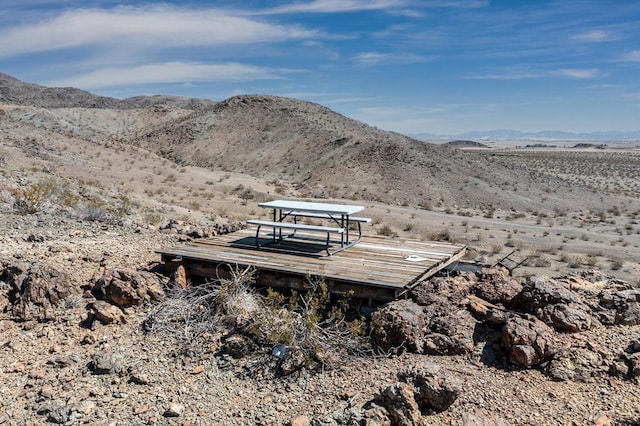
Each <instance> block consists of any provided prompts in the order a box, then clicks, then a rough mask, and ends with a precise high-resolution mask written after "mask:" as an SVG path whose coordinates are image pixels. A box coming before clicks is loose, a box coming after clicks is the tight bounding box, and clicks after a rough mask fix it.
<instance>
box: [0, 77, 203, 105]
mask: <svg viewBox="0 0 640 426" xmlns="http://www.w3.org/2000/svg"><path fill="white" fill-rule="evenodd" d="M0 103H8V104H14V105H23V106H34V107H39V108H98V109H134V108H141V107H145V106H153V105H160V104H162V105H171V106H173V107H178V108H185V109H198V108H202V107H204V106H208V105H211V104H213V102H211V101H209V100H200V99H192V98H184V97H179V96H137V97H133V98H129V99H124V100H120V99H115V98H109V97H105V96H98V95H94V94H92V93H89V92H86V91H84V90H80V89H76V88H73V87H55V88H51V87H45V86H39V85H37V84H30V83H23V82H21V81H20V80H17V79H15V78H13V77H11V76H9V75H7V74H3V73H0Z"/></svg>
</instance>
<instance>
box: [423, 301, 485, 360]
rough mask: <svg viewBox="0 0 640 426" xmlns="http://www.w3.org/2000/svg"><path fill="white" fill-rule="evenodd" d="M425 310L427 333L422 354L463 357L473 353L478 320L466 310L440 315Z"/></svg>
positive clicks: (450, 310)
mask: <svg viewBox="0 0 640 426" xmlns="http://www.w3.org/2000/svg"><path fill="white" fill-rule="evenodd" d="M432 313H433V312H432V311H430V310H429V309H425V316H426V318H425V322H426V324H427V325H426V328H427V330H428V331H427V332H426V334H425V335H424V338H423V342H424V343H423V349H422V351H421V352H422V353H426V354H431V355H462V354H468V353H471V352H472V351H473V347H474V341H473V332H474V329H475V326H476V320H475V319H474V318H473V316H472V315H471V313H470V312H469V311H468V310H466V309H453V310H452V309H448V310H447V311H446V312H442V311H441V312H440V315H435V316H428V315H429V314H432Z"/></svg>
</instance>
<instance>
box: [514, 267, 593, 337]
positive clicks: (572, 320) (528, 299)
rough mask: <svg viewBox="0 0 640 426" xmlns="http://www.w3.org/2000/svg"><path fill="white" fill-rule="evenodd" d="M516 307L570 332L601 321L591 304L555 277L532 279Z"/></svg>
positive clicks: (517, 297) (587, 327)
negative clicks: (594, 313) (588, 304)
mask: <svg viewBox="0 0 640 426" xmlns="http://www.w3.org/2000/svg"><path fill="white" fill-rule="evenodd" d="M514 307H515V308H516V309H517V310H519V311H520V312H526V313H530V314H533V315H535V316H536V317H538V318H539V319H540V320H542V321H544V322H545V323H546V324H548V325H550V326H552V327H554V328H555V329H557V330H559V331H563V332H567V333H575V332H578V331H582V330H588V329H590V328H591V327H592V326H593V325H594V324H597V323H598V320H597V319H596V318H595V317H594V316H593V315H592V311H591V309H590V308H589V306H587V305H586V304H584V303H583V302H582V300H581V299H580V297H579V296H578V295H577V294H576V293H575V292H573V291H571V290H570V289H568V288H566V287H565V286H564V285H563V284H562V283H561V282H559V281H556V280H554V279H552V278H546V277H533V278H530V279H528V280H527V282H526V283H525V284H524V287H523V289H522V291H521V292H520V293H519V294H518V295H517V296H516V297H515V299H514Z"/></svg>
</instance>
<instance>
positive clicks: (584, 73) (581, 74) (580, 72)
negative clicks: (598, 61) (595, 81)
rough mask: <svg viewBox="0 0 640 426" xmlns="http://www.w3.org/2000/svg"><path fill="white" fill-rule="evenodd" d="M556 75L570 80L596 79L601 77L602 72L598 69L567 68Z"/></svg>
mask: <svg viewBox="0 0 640 426" xmlns="http://www.w3.org/2000/svg"><path fill="white" fill-rule="evenodd" d="M556 74H558V75H560V76H563V77H570V78H594V77H597V76H598V75H600V71H598V69H597V68H589V69H577V68H573V69H570V68H565V69H560V70H558V71H556Z"/></svg>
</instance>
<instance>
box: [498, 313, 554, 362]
mask: <svg viewBox="0 0 640 426" xmlns="http://www.w3.org/2000/svg"><path fill="white" fill-rule="evenodd" d="M502 344H503V345H504V347H505V348H506V349H507V351H508V353H509V360H510V361H511V362H512V363H513V364H516V365H518V366H520V367H524V368H531V367H534V366H537V365H539V364H540V363H541V362H543V361H546V360H548V359H550V358H551V357H552V356H553V355H554V354H555V353H556V352H557V350H558V349H557V347H556V343H555V339H554V334H553V330H552V329H551V328H550V327H549V326H548V325H546V324H545V323H543V322H542V321H540V320H538V319H537V318H535V317H532V316H529V317H528V318H523V317H520V316H517V315H513V316H511V317H510V318H509V319H507V321H506V323H505V324H504V327H503V328H502Z"/></svg>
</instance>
